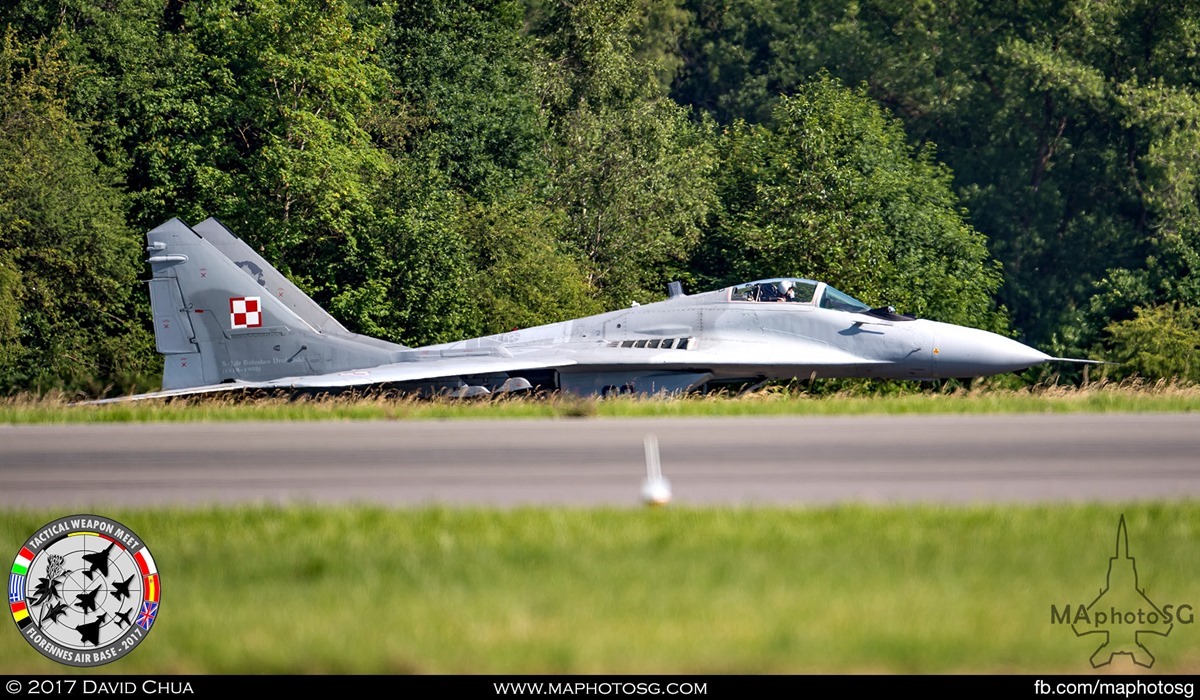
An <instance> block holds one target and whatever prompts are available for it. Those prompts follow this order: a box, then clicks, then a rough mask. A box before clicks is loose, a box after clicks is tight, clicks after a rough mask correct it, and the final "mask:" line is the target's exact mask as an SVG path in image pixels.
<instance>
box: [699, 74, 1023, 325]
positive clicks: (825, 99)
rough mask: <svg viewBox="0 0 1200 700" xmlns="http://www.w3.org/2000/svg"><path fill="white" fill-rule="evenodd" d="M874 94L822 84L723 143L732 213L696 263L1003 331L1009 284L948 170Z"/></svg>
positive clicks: (724, 278)
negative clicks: (1003, 283)
mask: <svg viewBox="0 0 1200 700" xmlns="http://www.w3.org/2000/svg"><path fill="white" fill-rule="evenodd" d="M933 155H934V154H933V152H932V149H931V148H928V147H926V148H923V149H919V150H914V149H912V148H911V147H910V146H909V145H908V143H907V141H906V140H905V135H904V131H903V129H902V128H901V125H900V124H899V122H897V121H896V120H895V119H893V118H892V117H890V116H889V115H887V114H886V113H884V111H883V110H882V109H880V108H879V107H878V106H877V105H876V104H875V103H874V102H872V101H871V100H870V99H869V98H868V97H867V95H866V94H865V91H863V90H857V91H853V90H849V89H846V88H845V87H844V86H842V85H841V84H840V83H839V82H838V81H837V80H835V79H833V78H831V77H829V76H827V75H825V76H820V77H817V78H816V79H815V80H813V81H811V82H810V83H808V84H807V85H805V86H804V88H802V89H801V90H800V91H798V93H797V94H795V95H793V96H790V97H785V98H783V99H782V100H780V101H779V102H778V103H777V104H776V107H775V111H774V116H773V119H772V121H771V123H770V125H753V124H747V123H746V122H744V121H738V122H736V123H735V124H734V125H733V126H731V127H730V128H729V129H728V130H727V131H726V133H725V137H724V139H723V140H722V163H721V167H720V168H719V172H720V176H719V180H720V183H721V189H720V193H721V201H722V203H723V205H724V206H723V209H722V212H721V214H720V215H719V216H718V217H717V221H716V224H715V225H714V226H713V227H712V230H711V232H710V233H709V235H708V236H707V238H706V240H705V245H704V248H703V250H702V252H701V253H700V255H699V256H698V260H697V266H698V267H699V268H700V269H702V270H704V272H705V274H706V275H707V276H708V278H709V279H711V280H712V281H713V282H716V283H721V284H731V283H734V282H737V281H738V280H745V279H754V278H762V277H774V276H800V277H811V278H814V279H823V280H826V281H828V282H830V283H832V284H834V285H835V286H837V287H839V288H841V289H842V290H843V291H846V292H848V293H851V294H854V295H857V296H859V297H861V298H863V299H864V300H871V301H873V302H875V303H876V304H884V303H890V304H892V305H894V306H896V307H897V308H898V309H901V310H904V311H907V312H910V313H916V314H919V315H922V316H926V317H931V318H935V319H938V320H941V321H946V322H951V323H962V324H968V325H976V326H980V327H987V328H995V329H999V327H1000V326H1001V325H1002V323H1003V321H1002V319H1001V316H1000V315H999V314H997V313H996V312H995V311H994V310H993V309H992V306H991V299H992V294H993V293H994V292H995V290H996V287H997V286H998V285H999V282H1000V275H999V271H998V270H997V269H996V268H995V266H994V265H993V264H991V262H990V260H989V256H988V253H987V249H986V246H985V242H984V239H983V237H982V236H981V235H980V234H979V233H978V232H977V231H975V230H974V229H972V228H971V226H970V225H969V224H967V223H966V222H965V221H964V219H963V212H962V211H961V210H960V209H959V208H958V207H957V203H956V200H955V197H954V195H953V193H952V190H951V184H950V180H951V178H950V173H949V171H948V170H947V169H946V168H945V167H944V166H942V165H941V164H939V163H937V162H936V160H935V159H934V157H933Z"/></svg>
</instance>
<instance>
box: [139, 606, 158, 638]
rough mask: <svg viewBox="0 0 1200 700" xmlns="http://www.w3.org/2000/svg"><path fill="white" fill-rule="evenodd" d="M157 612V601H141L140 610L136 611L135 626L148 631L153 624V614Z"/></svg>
mask: <svg viewBox="0 0 1200 700" xmlns="http://www.w3.org/2000/svg"><path fill="white" fill-rule="evenodd" d="M157 614H158V603H155V602H153V601H150V600H147V601H146V602H144V603H142V611H141V612H140V613H138V618H137V626H138V627H141V628H142V629H144V630H147V631H149V630H150V625H153V624H154V616H155V615H157Z"/></svg>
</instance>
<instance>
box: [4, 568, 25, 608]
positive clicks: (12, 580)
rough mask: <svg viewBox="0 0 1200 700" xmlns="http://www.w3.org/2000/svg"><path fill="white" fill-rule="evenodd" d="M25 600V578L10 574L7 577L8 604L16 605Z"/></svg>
mask: <svg viewBox="0 0 1200 700" xmlns="http://www.w3.org/2000/svg"><path fill="white" fill-rule="evenodd" d="M22 600H25V577H24V576H21V575H20V574H12V575H11V576H9V577H8V602H10V603H17V602H20V601H22Z"/></svg>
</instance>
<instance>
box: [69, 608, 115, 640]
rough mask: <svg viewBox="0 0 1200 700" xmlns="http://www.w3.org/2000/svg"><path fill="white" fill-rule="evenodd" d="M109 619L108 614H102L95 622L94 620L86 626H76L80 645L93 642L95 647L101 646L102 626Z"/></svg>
mask: <svg viewBox="0 0 1200 700" xmlns="http://www.w3.org/2000/svg"><path fill="white" fill-rule="evenodd" d="M107 617H108V615H107V614H106V613H101V614H100V617H97V618H96V619H95V620H92V621H91V622H89V623H87V624H85V625H78V626H76V627H75V631H76V632H79V643H80V644H84V643H86V642H91V643H92V644H93V645H95V646H99V645H100V626H101V625H103V624H104V620H105V618H107Z"/></svg>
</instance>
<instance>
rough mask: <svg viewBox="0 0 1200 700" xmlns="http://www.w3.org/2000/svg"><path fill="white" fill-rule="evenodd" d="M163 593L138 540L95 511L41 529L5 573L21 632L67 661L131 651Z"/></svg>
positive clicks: (81, 662) (92, 660)
mask: <svg viewBox="0 0 1200 700" xmlns="http://www.w3.org/2000/svg"><path fill="white" fill-rule="evenodd" d="M161 597H162V583H161V581H160V580H159V575H158V568H157V567H156V566H155V564H154V558H153V557H152V556H150V550H149V548H147V547H146V544H145V542H143V541H142V538H141V537H138V536H137V535H136V534H134V533H133V531H132V530H130V529H129V528H127V527H125V526H124V525H122V524H121V523H118V522H117V521H115V520H110V519H109V518H104V517H101V516H98V515H70V516H67V517H65V518H60V519H59V520H55V521H54V522H52V523H48V524H46V525H45V526H44V527H42V528H40V529H39V530H38V531H37V532H35V533H34V534H33V535H32V536H31V537H30V538H29V539H28V540H26V541H25V545H24V546H23V547H21V550H20V551H19V552H17V558H16V560H15V561H14V562H13V566H12V571H11V572H10V574H9V577H8V607H9V610H10V611H11V612H12V616H13V620H14V621H15V622H16V623H17V628H18V629H19V630H20V631H21V636H23V637H25V641H27V642H29V644H30V645H32V646H33V648H34V649H37V650H38V651H39V652H41V653H42V654H43V655H44V656H46V657H48V658H51V659H54V660H55V661H58V662H59V663H63V664H67V665H69V666H99V665H101V664H106V663H110V662H112V661H115V660H117V659H119V658H121V657H122V656H124V655H126V654H128V653H129V652H130V651H132V650H133V648H134V647H136V646H137V645H138V644H141V643H142V640H143V639H145V638H146V634H147V633H149V632H150V628H151V627H152V626H153V625H154V621H155V619H156V618H157V616H158V604H159V600H160V599H161Z"/></svg>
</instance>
